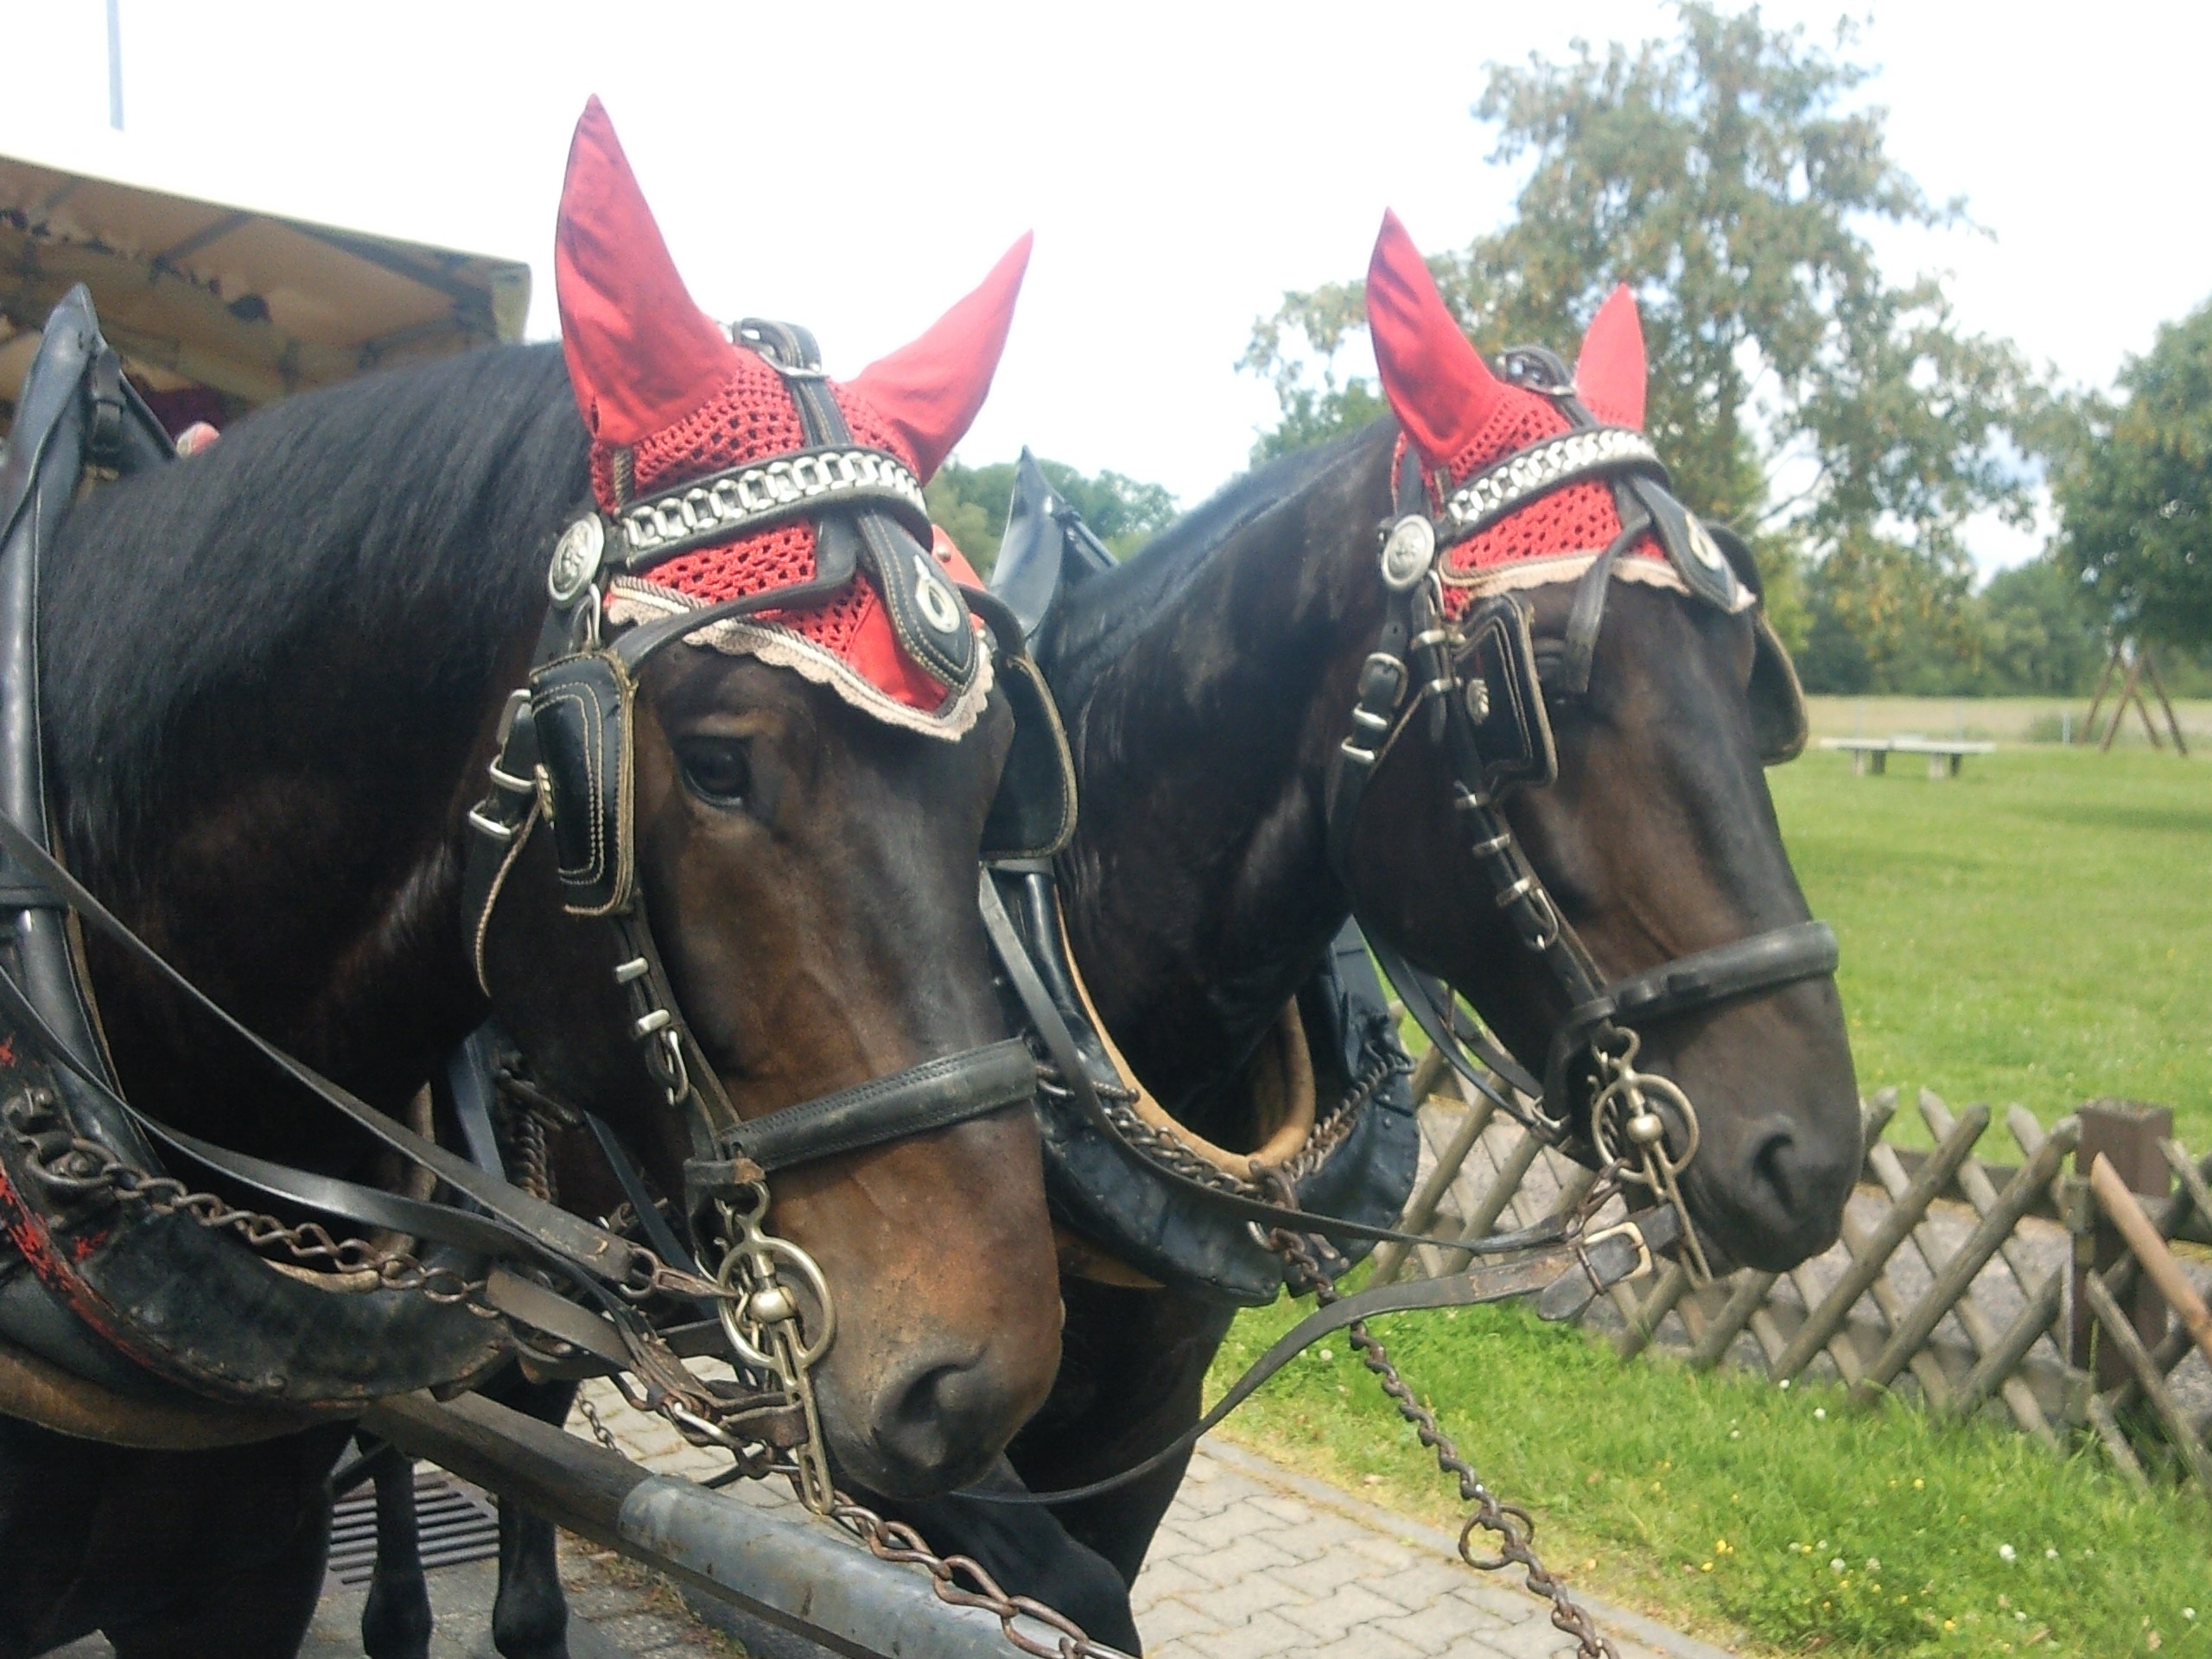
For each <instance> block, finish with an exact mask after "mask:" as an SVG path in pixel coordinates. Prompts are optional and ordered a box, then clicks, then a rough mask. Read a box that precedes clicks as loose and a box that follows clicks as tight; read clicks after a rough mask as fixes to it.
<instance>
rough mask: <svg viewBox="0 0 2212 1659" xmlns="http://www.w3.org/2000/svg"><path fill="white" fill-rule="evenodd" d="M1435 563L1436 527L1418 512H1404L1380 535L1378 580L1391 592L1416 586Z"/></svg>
mask: <svg viewBox="0 0 2212 1659" xmlns="http://www.w3.org/2000/svg"><path fill="white" fill-rule="evenodd" d="M1435 562H1436V527H1435V526H1434V525H1433V524H1430V523H1429V522H1428V520H1427V518H1424V517H1423V516H1422V515H1421V514H1420V513H1408V514H1407V515H1406V516H1405V517H1404V518H1401V519H1399V520H1398V522H1397V523H1396V524H1393V525H1391V526H1390V533H1389V535H1388V536H1386V537H1383V585H1384V586H1385V587H1387V588H1390V589H1391V590H1392V591H1393V592H1395V593H1403V592H1405V591H1406V589H1408V588H1412V587H1414V586H1415V585H1417V584H1418V583H1419V582H1420V581H1421V578H1422V577H1423V576H1425V575H1427V574H1428V568H1429V566H1430V565H1432V564H1433V563H1435Z"/></svg>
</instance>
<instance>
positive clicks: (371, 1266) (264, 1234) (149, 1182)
mask: <svg viewBox="0 0 2212 1659" xmlns="http://www.w3.org/2000/svg"><path fill="white" fill-rule="evenodd" d="M19 1139H20V1140H21V1141H22V1144H23V1145H24V1146H25V1147H26V1148H27V1150H28V1154H29V1158H28V1161H29V1166H30V1170H31V1173H32V1174H33V1175H35V1177H36V1178H37V1179H39V1180H41V1182H43V1183H45V1184H46V1185H49V1186H52V1187H54V1188H56V1189H57V1190H60V1191H64V1192H69V1193H72V1194H73V1195H76V1196H80V1197H86V1196H91V1195H93V1194H96V1193H100V1192H105V1193H107V1194H109V1195H110V1196H111V1197H112V1198H114V1199H115V1200H116V1201H117V1202H118V1203H119V1204H139V1205H144V1206H145V1207H146V1208H147V1209H148V1210H149V1211H151V1212H152V1213H153V1214H155V1215H157V1216H180V1215H181V1216H184V1217H188V1218H189V1219H190V1220H192V1221H194V1222H196V1223H197V1224H199V1225H200V1226H201V1227H204V1228H206V1229H207V1230H208V1231H210V1232H231V1233H235V1234H236V1235H237V1236H238V1237H239V1238H240V1239H242V1240H244V1241H245V1243H246V1244H247V1245H248V1246H249V1247H250V1248H251V1249H256V1250H262V1251H270V1250H276V1251H282V1252H283V1254H284V1255H289V1256H290V1257H291V1258H292V1259H293V1260H294V1261H296V1262H299V1263H301V1264H302V1266H305V1267H315V1268H327V1269H328V1270H330V1271H332V1272H334V1273H338V1274H347V1275H351V1274H362V1273H370V1274H375V1275H376V1279H377V1282H378V1286H379V1287H382V1288H384V1289H386V1290H411V1291H420V1292H421V1293H422V1294H423V1295H424V1296H426V1297H428V1298H429V1300H431V1301H434V1302H440V1303H444V1304H447V1305H448V1306H451V1305H456V1304H458V1305H461V1306H466V1307H467V1309H468V1311H469V1312H470V1313H474V1314H477V1315H479V1316H480V1317H481V1318H485V1319H496V1318H497V1317H499V1316H498V1315H497V1314H496V1313H493V1311H492V1310H491V1309H490V1308H488V1307H486V1306H483V1305H482V1304H481V1303H480V1302H479V1301H478V1300H476V1299H477V1297H478V1296H479V1294H480V1293H481V1292H482V1291H483V1289H484V1281H482V1280H481V1279H471V1278H468V1277H467V1275H465V1274H461V1273H459V1272H457V1271H455V1270H454V1268H448V1267H434V1266H431V1265H429V1264H427V1263H425V1262H423V1261H422V1260H421V1259H420V1258H419V1257H417V1256H416V1255H414V1254H413V1253H412V1252H411V1251H409V1250H404V1249H397V1248H386V1249H378V1248H377V1247H376V1246H374V1245H372V1244H371V1243H368V1241H367V1240H365V1239H359V1238H334V1237H332V1236H331V1235H330V1233H329V1231H328V1230H327V1229H326V1228H325V1227H323V1226H322V1225H321V1224H320V1223H318V1222H313V1221H303V1222H300V1223H297V1224H288V1223H286V1222H284V1221H282V1220H280V1219H278V1218H277V1217H275V1216H271V1215H266V1214H264V1213H262V1212H261V1211H253V1210H240V1209H238V1208H237V1207H236V1206H235V1205H232V1204H231V1203H229V1202H228V1201H227V1200H226V1199H224V1198H221V1197H220V1196H219V1195H218V1194H216V1193H213V1192H192V1191H191V1190H190V1189H188V1187H187V1186H186V1185H184V1183H183V1182H182V1181H180V1180H178V1179H175V1177H173V1176H168V1175H150V1174H148V1173H146V1172H145V1171H144V1170H142V1169H137V1168H135V1167H133V1166H131V1165H129V1164H126V1163H125V1162H124V1161H123V1160H122V1159H120V1158H118V1156H117V1155H116V1154H114V1153H112V1152H111V1151H109V1150H108V1148H107V1147H104V1146H102V1145H100V1144H99V1141H92V1140H89V1139H87V1138H86V1137H85V1136H83V1135H69V1136H67V1137H66V1138H65V1137H62V1136H59V1135H22V1136H20V1137H19Z"/></svg>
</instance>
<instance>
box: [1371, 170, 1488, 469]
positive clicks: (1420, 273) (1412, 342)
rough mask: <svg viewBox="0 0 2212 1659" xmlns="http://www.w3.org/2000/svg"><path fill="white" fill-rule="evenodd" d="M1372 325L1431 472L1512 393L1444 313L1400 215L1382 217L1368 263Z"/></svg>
mask: <svg viewBox="0 0 2212 1659" xmlns="http://www.w3.org/2000/svg"><path fill="white" fill-rule="evenodd" d="M1367 327H1368V332H1369V334H1371V335H1372V336H1373V337H1374V340H1375V365H1376V368H1378V369H1379V370H1381V371H1382V374H1383V394H1384V395H1385V396H1386V397H1389V400H1390V407H1391V409H1392V410H1395V412H1396V414H1397V416H1398V424H1399V425H1400V426H1402V427H1403V428H1404V429H1405V432H1406V436H1407V438H1408V439H1409V440H1410V441H1411V442H1412V443H1413V446H1414V448H1415V449H1417V450H1419V451H1420V452H1421V459H1422V460H1423V461H1426V462H1427V463H1428V465H1429V466H1431V467H1444V466H1448V465H1449V464H1450V463H1451V462H1452V461H1453V460H1454V459H1455V458H1456V457H1458V456H1459V455H1460V454H1464V453H1465V451H1466V450H1467V449H1468V448H1470V447H1471V445H1472V444H1473V442H1475V439H1476V438H1477V436H1478V435H1479V434H1480V433H1481V431H1482V429H1483V427H1484V425H1485V424H1486V423H1488V422H1489V420H1490V418H1491V415H1492V413H1494V412H1495V411H1496V410H1497V405H1498V402H1499V399H1500V397H1501V396H1502V395H1503V392H1504V391H1505V390H1506V388H1505V387H1503V385H1500V384H1499V382H1498V379H1497V376H1495V375H1493V374H1492V373H1491V372H1490V365H1488V364H1487V363H1484V361H1483V359H1482V357H1481V355H1480V354H1479V353H1477V352H1476V350H1475V348H1474V347H1473V346H1471V345H1469V344H1468V343H1467V337H1466V335H1465V334H1461V333H1460V332H1459V324H1458V323H1457V322H1456V321H1453V320H1452V313H1451V312H1450V311H1449V310H1447V309H1446V308H1445V304H1444V296H1442V295H1440V294H1439V293H1438V292H1437V291H1436V280H1435V278H1434V277H1431V276H1430V275H1429V274H1428V262H1427V260H1426V259H1423V258H1422V257H1421V250H1420V249H1418V248H1416V247H1415V246H1414V239H1413V238H1411V237H1410V236H1408V235H1407V234H1406V227H1405V226H1403V225H1402V224H1400V223H1399V222H1398V216H1397V215H1396V214H1395V213H1384V214H1383V233H1382V234H1381V235H1380V236H1378V237H1376V238H1375V257H1374V258H1372V259H1371V260H1370V261H1369V262H1368V266H1367Z"/></svg>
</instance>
